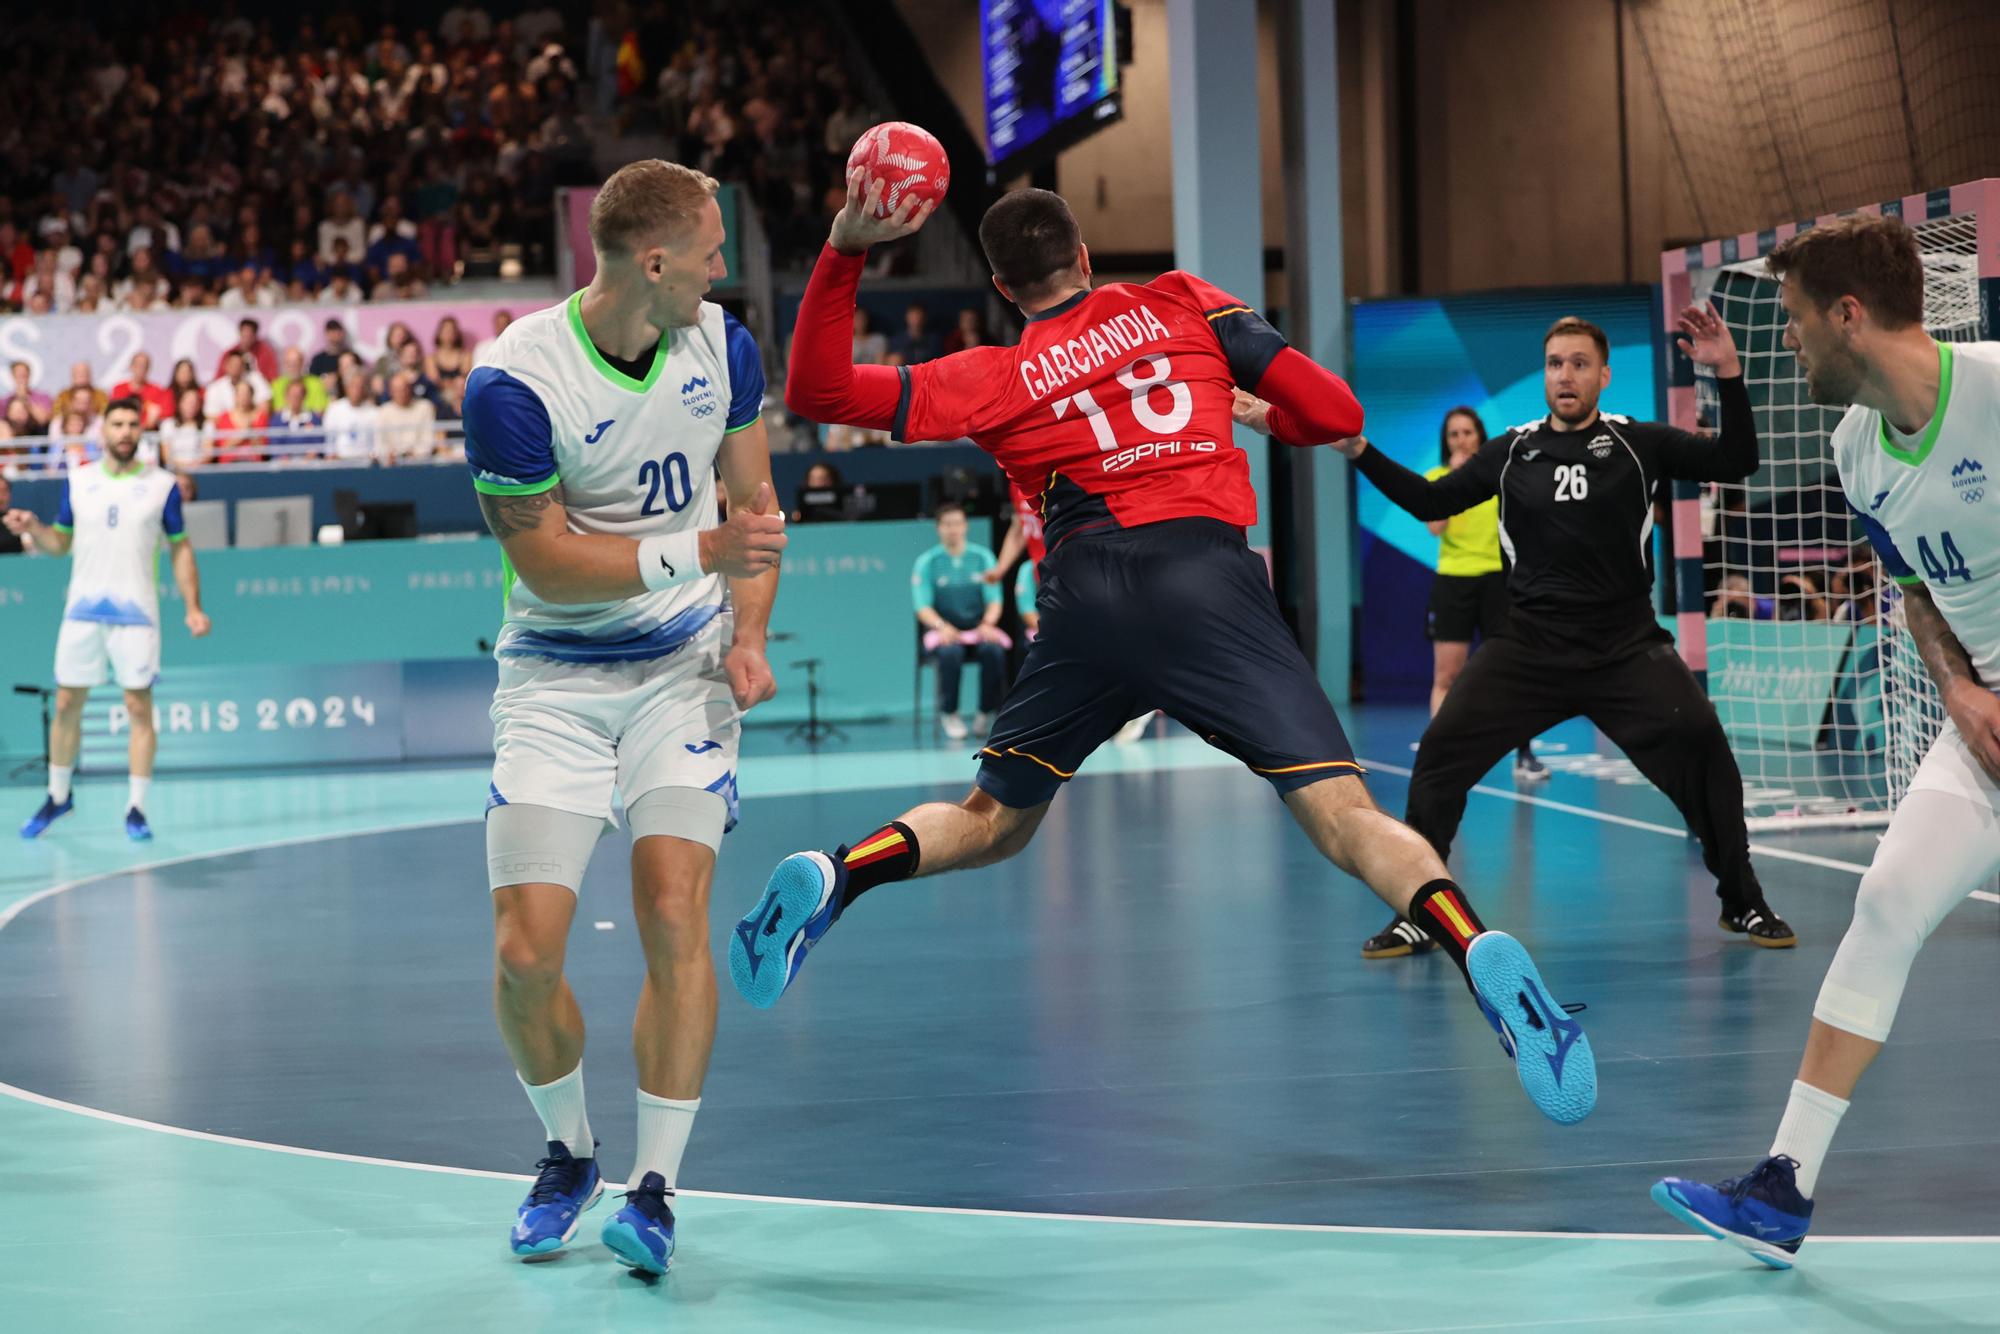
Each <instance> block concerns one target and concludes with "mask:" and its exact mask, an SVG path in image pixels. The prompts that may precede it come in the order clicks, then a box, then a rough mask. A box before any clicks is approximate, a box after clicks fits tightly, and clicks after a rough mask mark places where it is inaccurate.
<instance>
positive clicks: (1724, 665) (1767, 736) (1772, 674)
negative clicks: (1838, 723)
mask: <svg viewBox="0 0 2000 1334" xmlns="http://www.w3.org/2000/svg"><path fill="white" fill-rule="evenodd" d="M1853 639H1854V627H1853V626H1850V625H1842V624H1837V623H1834V622H1829V621H1731V620H1712V621H1710V622H1709V623H1708V690H1709V695H1710V696H1711V698H1713V699H1714V700H1715V707H1716V712H1717V713H1719V714H1720V715H1721V716H1722V727H1723V730H1724V731H1726V732H1727V733H1728V734H1729V737H1730V739H1731V740H1732V741H1739V740H1740V741H1750V742H1754V743H1755V744H1756V745H1758V746H1765V747H1769V746H1784V747H1787V748H1789V749H1795V750H1811V749H1812V748H1813V747H1814V746H1815V745H1817V744H1818V741H1819V734H1820V730H1821V728H1822V726H1823V725H1824V724H1825V723H1826V721H1827V704H1828V702H1829V701H1831V700H1832V699H1833V694H1834V684H1835V680H1836V678H1837V677H1838V676H1839V674H1840V670H1841V666H1842V664H1843V663H1845V662H1846V661H1847V650H1848V646H1849V644H1850V643H1851V642H1852V641H1853Z"/></svg>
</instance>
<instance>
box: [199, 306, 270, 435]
mask: <svg viewBox="0 0 2000 1334" xmlns="http://www.w3.org/2000/svg"><path fill="white" fill-rule="evenodd" d="M230 351H232V352H241V353H242V354H243V357H244V361H245V364H247V365H248V366H249V367H250V369H252V370H253V371H255V372H256V373H257V375H258V377H259V378H260V379H262V380H264V381H265V382H266V383H265V385H264V394H263V397H264V398H265V399H266V400H269V398H270V396H271V394H270V383H269V381H270V379H271V377H272V376H274V375H276V374H277V373H278V353H277V349H275V348H273V347H272V346H271V344H270V341H269V340H268V339H266V338H265V337H264V333H263V326H262V325H260V324H258V323H257V321H256V320H254V319H251V318H250V317H249V316H247V315H246V316H244V317H243V318H242V319H240V320H238V321H236V346H235V347H233V348H231V349H230ZM228 361H229V354H228V353H227V352H225V353H224V354H223V355H222V359H221V360H220V361H218V362H217V363H216V367H215V370H216V374H218V375H221V374H224V373H225V372H226V371H227V369H228ZM225 406H227V405H225ZM211 415H213V414H211Z"/></svg>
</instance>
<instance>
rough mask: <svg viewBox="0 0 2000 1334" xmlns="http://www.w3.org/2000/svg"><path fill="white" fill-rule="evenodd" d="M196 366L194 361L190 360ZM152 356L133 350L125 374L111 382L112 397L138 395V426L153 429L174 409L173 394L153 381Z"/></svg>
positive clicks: (145, 429) (144, 429)
mask: <svg viewBox="0 0 2000 1334" xmlns="http://www.w3.org/2000/svg"><path fill="white" fill-rule="evenodd" d="M188 369H189V370H190V371H192V370H193V369H194V363H192V362H189V363H188ZM152 375H153V359H152V358H151V357H150V356H148V355H146V354H145V353H144V352H134V353H133V354H132V360H131V362H130V363H129V364H128V365H127V367H126V370H125V378H124V379H122V380H120V381H119V382H118V383H117V384H115V385H113V386H111V397H113V398H136V399H138V400H139V429H140V430H142V431H150V430H152V429H153V428H154V427H156V426H158V425H159V424H160V423H161V422H163V421H165V420H166V419H167V418H168V417H169V416H170V415H171V414H172V413H173V410H174V396H173V393H172V391H171V390H169V389H168V388H167V387H166V386H165V385H163V384H154V383H153V382H152Z"/></svg>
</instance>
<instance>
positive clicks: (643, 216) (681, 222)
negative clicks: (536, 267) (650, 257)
mask: <svg viewBox="0 0 2000 1334" xmlns="http://www.w3.org/2000/svg"><path fill="white" fill-rule="evenodd" d="M718 188H719V184H718V182H717V181H716V179H715V178H714V177H713V176H706V175H703V174H702V173H701V172H698V171H696V170H695V169H694V168H692V167H683V166H682V165H680V164H679V163H678V162H663V161H661V160H660V159H659V158H646V159H644V160H642V161H639V162H628V163H626V164H625V165H624V166H622V167H620V168H619V169H618V170H617V171H615V172H613V173H611V179H610V180H608V181H606V182H605V183H604V186H603V188H602V189H600V190H599V191H598V192H597V198H595V199H593V200H591V201H590V244H591V246H592V248H594V249H595V250H596V251H597V252H598V253H599V254H603V255H632V254H636V253H638V251H640V250H642V249H644V248H645V247H647V246H652V245H671V244H673V243H674V242H676V241H678V240H680V239H681V237H683V236H684V235H686V233H687V232H688V230H689V229H690V228H692V227H693V226H694V225H695V223H696V221H697V220H698V219H699V218H700V217H701V211H702V209H703V207H704V206H705V205H707V203H708V201H709V200H710V199H713V198H714V197H715V192H716V190H717V189H718Z"/></svg>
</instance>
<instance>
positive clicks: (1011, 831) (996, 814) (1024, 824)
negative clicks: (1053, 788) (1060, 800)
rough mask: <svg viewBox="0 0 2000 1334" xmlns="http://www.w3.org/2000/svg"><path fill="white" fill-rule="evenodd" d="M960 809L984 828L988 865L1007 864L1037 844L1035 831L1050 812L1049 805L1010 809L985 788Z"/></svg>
mask: <svg viewBox="0 0 2000 1334" xmlns="http://www.w3.org/2000/svg"><path fill="white" fill-rule="evenodd" d="M959 806H960V807H961V808H962V809H963V810H965V811H966V812H967V813H968V814H970V815H974V816H977V817H978V818H979V820H980V821H981V822H982V823H984V824H985V826H986V831H987V834H986V857H985V859H984V860H986V861H988V862H996V861H1005V860H1006V859H1007V858H1009V857H1012V856H1013V855H1014V854H1015V853H1017V852H1019V851H1021V849H1023V848H1025V847H1027V846H1028V844H1029V843H1031V842H1032V841H1033V840H1034V837H1035V831H1036V830H1037V829H1039V828H1041V825H1042V817H1043V816H1044V815H1047V814H1048V811H1049V804H1048V802H1047V801H1043V802H1041V803H1039V804H1037V805H1034V806H1010V805H1008V804H1007V803H1006V802H1003V801H1001V800H1000V799H999V798H997V797H995V796H994V795H993V794H992V793H990V792H988V791H986V790H985V789H984V788H977V787H976V788H974V789H972V791H971V792H970V793H968V794H967V795H966V798H965V800H964V801H962V802H960V803H959Z"/></svg>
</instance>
